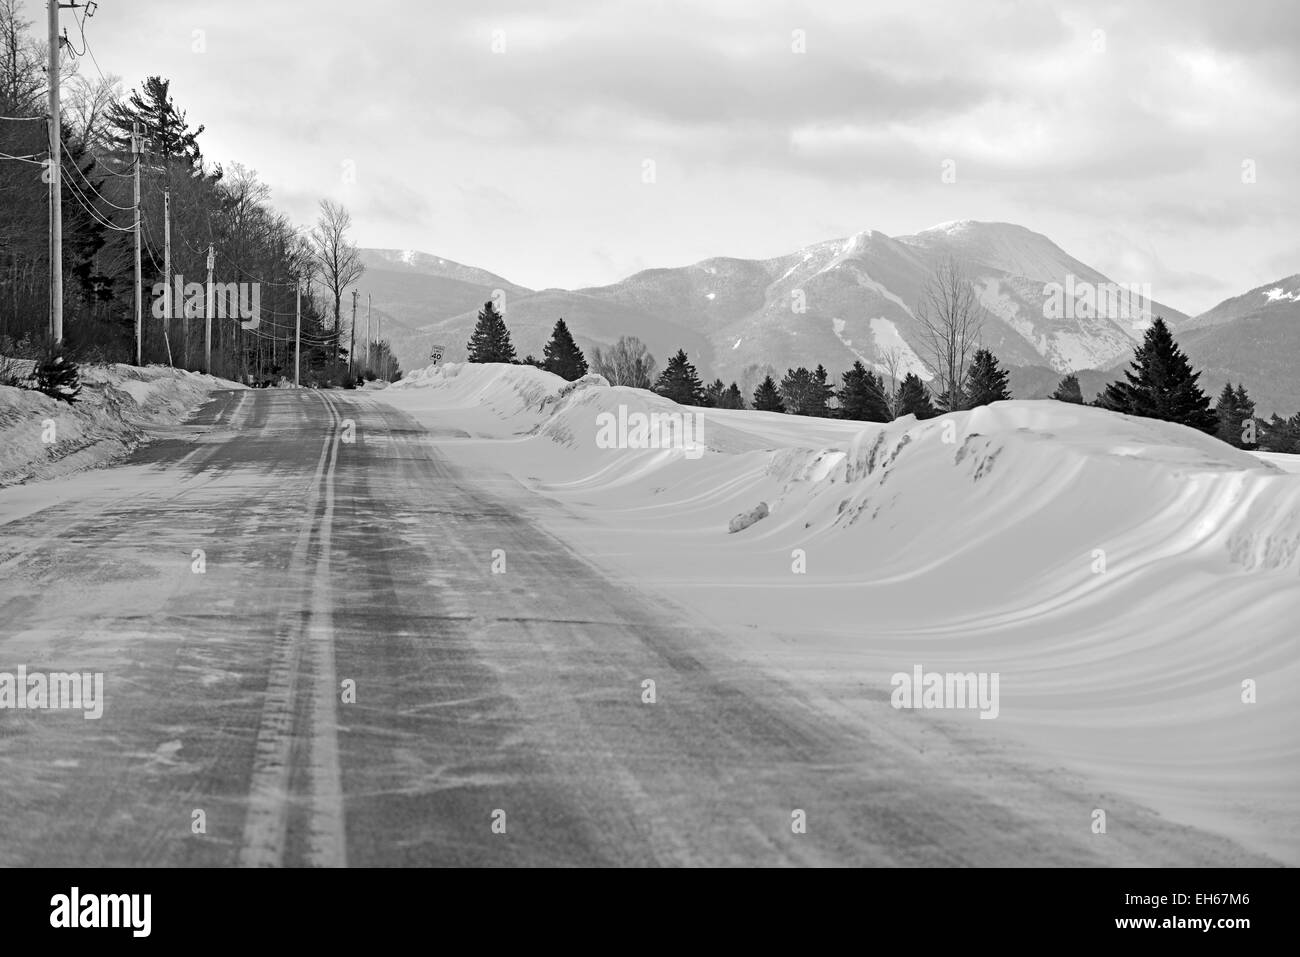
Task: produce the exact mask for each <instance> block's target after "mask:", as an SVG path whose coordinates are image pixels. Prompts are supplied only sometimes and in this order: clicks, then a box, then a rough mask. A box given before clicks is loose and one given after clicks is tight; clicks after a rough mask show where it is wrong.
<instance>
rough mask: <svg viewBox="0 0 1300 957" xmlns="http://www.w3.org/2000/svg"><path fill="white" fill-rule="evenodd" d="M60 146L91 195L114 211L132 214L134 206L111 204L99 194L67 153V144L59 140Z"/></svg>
mask: <svg viewBox="0 0 1300 957" xmlns="http://www.w3.org/2000/svg"><path fill="white" fill-rule="evenodd" d="M60 144H61V145H62V146H63V152H64V154H65V155H66V156H67V157H68V159H70V160H72V168H73V169H75V170H76V171H77V172H78V173H79V174H80V175H81V178H82V180H83V181H84V182H85V184H86V186H88V187H89V188H90V191H91V192H92V193H94V194H95V195H96V196H98V197H99V198H100V199H102V200H103V201H104V202H105V203H107V204H108V205H109V206H112V207H113V208H114V209H120V210H122V212H124V213H129V212H132V211H133V210H134V209H135V207H134V206H119V205H117V203H115V202H113V201H112V200H111V199H109V198H107V197H106V196H105V195H104V194H103V193H101V192H100V191H99V190H98V189H96V187H95V184H94V183H92V182H91V181H90V177H89V176H87V175H86V174H85V172H84V171H83V170H82V169H81V167H80V166H78V165H77V162H76V160H75V159H73V156H72V154H71V153H70V152H68V144H67V143H63V141H62V140H60ZM64 168H65V169H66V168H67V167H66V166H65V167H64Z"/></svg>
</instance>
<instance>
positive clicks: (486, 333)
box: [466, 299, 515, 362]
mask: <svg viewBox="0 0 1300 957" xmlns="http://www.w3.org/2000/svg"><path fill="white" fill-rule="evenodd" d="M466 348H467V349H468V351H469V361H470V362H514V361H515V347H514V344H513V343H512V342H511V341H510V330H509V329H507V328H506V323H505V320H504V319H502V318H501V313H499V312H497V307H496V306H495V305H493V303H492V300H491V299H489V300H488V301H487V302H485V303H483V309H482V310H481V311H480V312H479V314H478V323H477V324H476V325H475V326H474V334H473V335H471V336H470V337H469V344H468V345H467V347H466Z"/></svg>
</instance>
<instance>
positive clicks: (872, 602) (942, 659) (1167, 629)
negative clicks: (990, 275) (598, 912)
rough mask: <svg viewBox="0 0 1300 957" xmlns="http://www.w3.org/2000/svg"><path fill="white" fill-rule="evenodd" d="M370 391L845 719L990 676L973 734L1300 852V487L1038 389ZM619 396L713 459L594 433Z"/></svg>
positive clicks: (1291, 855)
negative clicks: (928, 393) (682, 396)
mask: <svg viewBox="0 0 1300 957" xmlns="http://www.w3.org/2000/svg"><path fill="white" fill-rule="evenodd" d="M562 391H563V392H564V394H563V395H562V394H561V392H562ZM378 398H380V399H381V400H382V401H385V402H388V403H390V404H392V405H395V406H397V407H398V408H402V409H404V410H406V411H408V412H410V413H411V414H413V415H415V416H416V417H417V418H419V419H421V420H422V421H424V422H425V423H427V424H428V425H429V426H430V427H431V428H432V429H434V430H435V433H436V434H440V437H439V438H438V441H439V442H446V443H448V444H449V445H454V446H455V448H454V449H452V448H449V452H450V453H452V454H453V456H454V457H455V458H456V459H457V460H458V461H465V462H475V461H477V462H481V463H482V464H483V465H485V466H489V467H496V468H499V469H501V470H503V471H506V472H509V473H510V474H512V475H514V476H516V477H517V478H518V480H519V481H521V482H524V483H525V484H528V485H530V486H531V487H533V488H535V489H537V490H538V491H541V492H543V493H544V494H546V495H547V496H548V497H550V498H551V499H552V500H554V501H557V502H559V503H561V504H562V505H563V506H564V509H562V510H560V509H551V510H546V511H541V512H539V515H538V518H539V520H542V521H545V522H548V523H549V524H550V526H551V527H552V528H553V530H554V531H556V533H557V534H560V535H561V536H562V537H564V538H566V539H568V540H569V541H570V542H572V543H574V544H576V545H578V546H579V547H581V548H582V549H583V550H584V551H585V552H586V553H587V554H589V555H591V556H592V557H593V560H595V561H597V562H599V563H603V564H606V565H608V566H609V567H614V568H618V569H619V570H620V571H621V572H622V573H623V575H624V577H626V578H627V579H628V580H631V581H635V582H637V583H639V584H641V585H643V586H644V587H645V588H647V589H650V590H657V591H659V592H661V593H663V594H664V595H665V596H666V597H668V598H669V599H670V600H672V601H674V602H677V603H678V604H680V605H682V606H685V607H688V608H692V609H694V610H695V611H696V612H697V613H698V614H701V615H702V616H704V617H705V618H706V619H707V620H708V621H709V622H710V623H711V624H713V625H714V626H715V627H716V628H718V629H719V630H721V631H723V632H724V633H727V634H730V635H733V636H735V637H736V638H737V640H738V641H739V642H742V643H743V644H744V646H745V647H746V648H748V649H749V650H750V651H751V652H752V653H754V654H759V655H762V656H764V657H765V658H766V659H768V660H769V661H771V662H772V663H773V666H774V668H777V669H779V670H782V671H786V672H798V673H800V674H802V675H804V676H809V675H814V676H817V678H818V680H820V681H822V682H823V684H824V686H825V687H826V688H827V689H832V690H828V691H827V693H828V694H830V693H834V694H836V695H837V696H842V697H843V701H844V704H845V707H869V706H879V704H880V702H882V701H888V698H889V692H890V688H891V685H890V677H891V675H893V674H896V673H900V672H903V673H908V672H911V670H912V668H913V667H914V666H915V665H921V666H923V667H924V668H925V669H926V670H927V671H953V672H962V673H967V672H986V673H998V674H1000V676H1001V698H1002V700H1001V706H1000V714H999V717H998V719H997V720H994V721H979V720H976V721H973V722H970V723H969V725H968V726H967V730H968V731H969V733H970V734H972V735H973V736H974V741H975V742H976V744H975V745H974V746H991V745H992V742H994V741H997V742H1002V741H1003V740H1004V739H1008V738H1011V737H1014V739H1015V740H1017V741H1019V742H1021V743H1022V744H1027V745H1028V746H1029V747H1031V748H1032V749H1034V750H1035V751H1036V752H1037V753H1038V755H1039V756H1040V764H1039V765H1038V766H1039V767H1040V768H1064V769H1067V771H1068V772H1069V774H1070V775H1071V776H1072V777H1071V778H1070V782H1069V784H1068V785H1066V784H1063V785H1062V786H1070V787H1085V788H1088V789H1090V793H1091V792H1095V794H1096V798H1095V800H1096V805H1095V806H1096V807H1098V808H1102V809H1104V808H1105V806H1106V799H1107V795H1108V794H1112V793H1120V794H1124V795H1127V796H1131V797H1133V798H1136V799H1138V800H1140V801H1142V802H1144V803H1145V804H1147V805H1148V806H1150V807H1152V808H1155V809H1157V810H1158V811H1160V812H1161V813H1163V814H1165V815H1167V816H1169V817H1171V818H1173V819H1175V820H1178V821H1181V822H1184V823H1187V824H1190V825H1193V826H1199V827H1203V828H1206V829H1207V830H1212V831H1216V832H1218V833H1223V834H1227V835H1229V836H1231V837H1233V838H1235V839H1237V840H1239V841H1241V842H1242V843H1243V844H1245V845H1246V846H1248V847H1250V848H1252V849H1254V850H1257V851H1260V852H1261V853H1264V854H1268V855H1272V856H1273V857H1275V858H1277V859H1279V860H1282V861H1284V862H1286V863H1288V864H1293V865H1294V864H1300V822H1298V821H1297V819H1296V816H1295V814H1294V795H1295V793H1296V792H1297V790H1300V696H1296V695H1294V694H1292V693H1291V689H1294V688H1296V687H1300V654H1298V653H1297V652H1298V650H1300V649H1298V647H1297V633H1296V630H1295V629H1296V623H1297V622H1300V475H1295V474H1289V473H1288V472H1286V471H1284V470H1282V469H1280V468H1277V467H1275V466H1274V465H1273V464H1270V463H1268V462H1265V461H1261V459H1260V458H1259V457H1257V456H1253V455H1250V454H1247V453H1244V452H1241V451H1238V450H1236V449H1233V448H1231V447H1229V446H1227V445H1224V444H1222V443H1220V442H1218V441H1217V440H1215V439H1213V438H1211V437H1209V436H1206V435H1203V434H1202V433H1199V432H1196V431H1194V430H1191V429H1187V428H1184V427H1181V426H1175V425H1171V424H1169V423H1164V422H1158V421H1153V420H1150V419H1139V418H1132V417H1128V416H1122V415H1118V414H1115V413H1110V412H1106V411H1103V410H1100V409H1094V408H1091V407H1085V406H1075V405H1066V404H1062V403H1056V402H1050V401H1033V402H1003V403H998V404H996V405H994V406H988V407H983V408H980V409H976V410H972V411H970V412H962V413H956V414H953V415H949V416H943V417H941V418H938V419H931V420H928V421H925V422H917V421H915V420H914V419H911V418H910V417H909V418H907V419H904V420H900V421H897V422H893V423H889V424H887V425H877V424H864V423H852V422H838V421H835V420H820V419H806V418H801V417H797V416H783V415H777V414H770V413H757V412H743V411H727V410H714V409H704V410H695V409H691V410H687V409H681V408H678V407H676V406H674V405H673V404H672V403H669V402H666V400H664V399H662V398H660V397H658V396H655V395H652V394H650V393H647V392H644V391H641V390H634V389H623V388H609V387H603V388H602V387H600V386H599V384H591V383H589V384H588V385H586V386H584V387H580V388H573V387H570V386H568V385H567V384H566V383H564V382H563V381H562V380H560V379H559V378H557V377H554V376H549V375H548V374H547V373H543V372H540V371H539V370H536V369H531V368H527V367H512V366H499V365H483V366H468V365H466V366H456V365H449V366H446V367H444V368H442V369H438V370H424V372H422V373H416V374H415V375H413V376H411V377H410V380H409V381H408V382H406V383H404V384H403V387H402V388H398V387H394V388H393V389H389V390H386V391H385V392H384V393H383V394H382V395H381V396H379V397H378ZM619 406H624V407H625V409H624V415H625V417H628V416H630V415H631V414H632V413H643V414H646V415H650V414H654V413H656V412H657V413H660V414H672V413H674V412H675V413H678V414H681V415H685V414H687V413H690V414H701V415H702V416H703V423H704V428H703V436H702V443H703V445H704V446H706V447H707V450H708V451H706V452H704V454H702V455H696V456H691V455H689V454H687V450H685V449H681V448H671V447H670V448H626V447H624V448H619V447H603V446H602V442H601V441H599V438H598V437H599V435H600V418H599V417H600V416H601V415H602V414H604V415H606V416H610V415H616V414H617V413H618V412H619ZM449 432H450V434H452V435H460V436H464V437H463V438H459V439H454V438H453V439H446V438H443V437H442V436H445V435H447V434H449ZM494 439H495V440H501V439H506V440H509V441H491V440H494ZM485 440H487V441H485ZM630 444H631V443H630ZM604 445H608V443H604ZM485 474H486V473H485ZM760 503H765V504H766V506H767V509H768V514H767V515H766V516H765V517H763V518H762V519H761V520H758V521H755V522H753V523H752V524H750V525H748V527H745V528H742V529H740V530H738V531H735V532H731V531H730V530H729V529H730V527H731V523H732V520H733V519H735V518H736V517H737V516H742V515H746V514H749V513H752V512H753V510H754V509H755V508H756V507H757V506H758V505H759V504H760ZM1248 688H1253V689H1255V690H1254V699H1253V700H1254V703H1250V702H1249V701H1248V700H1245V699H1249V698H1251V694H1250V693H1248V691H1247V689H1248ZM914 715H915V712H908V711H893V710H892V709H890V708H888V706H887V705H886V706H885V711H884V720H889V719H891V718H895V717H896V718H899V719H900V720H906V719H907V718H908V717H910V716H914ZM927 716H931V717H933V718H934V719H935V720H962V719H964V718H965V717H973V715H970V714H959V713H957V712H948V713H940V712H927ZM981 742H982V743H981ZM1080 781H1081V782H1083V783H1082V784H1080V783H1078V782H1080ZM1089 824H1090V822H1089V821H1080V822H1077V826H1079V827H1088V826H1089ZM1123 826H1124V823H1123V822H1114V821H1113V822H1112V823H1111V830H1112V831H1116V830H1118V831H1119V832H1120V833H1121V834H1122V828H1123ZM1120 839H1122V838H1120Z"/></svg>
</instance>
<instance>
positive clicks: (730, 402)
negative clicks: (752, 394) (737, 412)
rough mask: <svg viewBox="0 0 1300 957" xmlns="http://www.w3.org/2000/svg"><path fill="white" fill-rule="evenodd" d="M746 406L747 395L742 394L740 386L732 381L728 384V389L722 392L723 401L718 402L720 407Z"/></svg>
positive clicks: (738, 407) (741, 407) (736, 407)
mask: <svg viewBox="0 0 1300 957" xmlns="http://www.w3.org/2000/svg"><path fill="white" fill-rule="evenodd" d="M744 407H745V397H744V396H743V395H741V394H740V386H738V385H736V383H734V382H733V383H731V385H729V386H727V391H726V392H724V393H722V401H720V402H719V403H718V408H719V409H743V408H744Z"/></svg>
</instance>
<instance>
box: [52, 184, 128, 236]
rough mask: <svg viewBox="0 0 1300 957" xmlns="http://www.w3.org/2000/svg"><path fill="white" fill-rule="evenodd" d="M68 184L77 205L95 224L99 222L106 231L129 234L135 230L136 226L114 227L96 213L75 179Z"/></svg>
mask: <svg viewBox="0 0 1300 957" xmlns="http://www.w3.org/2000/svg"><path fill="white" fill-rule="evenodd" d="M67 183H68V185H69V186H71V187H72V196H73V198H74V199H76V201H77V203H78V204H79V205H80V206H81V208H82V209H84V210H85V211H86V213H87V215H89V216H90V218H91V219H93V220H94V221H95V222H97V223H98V224H99V225H101V226H103V227H104V228H105V229H112V230H116V231H117V232H119V233H129V232H132V231H133V230H134V229H135V226H134V225H131V226H114V225H113V224H112V223H110V222H108V221H107V220H106V219H104V218H101V217H100V215H99V213H97V212H95V210H94V208H93V205H92V204H91V203H90V201H89V200H88V199H86V198H85V197H84V196H83V195H82V192H81V189H80V188H79V187H78V186H77V181H76V180H75V179H69V180H68V181H67Z"/></svg>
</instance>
